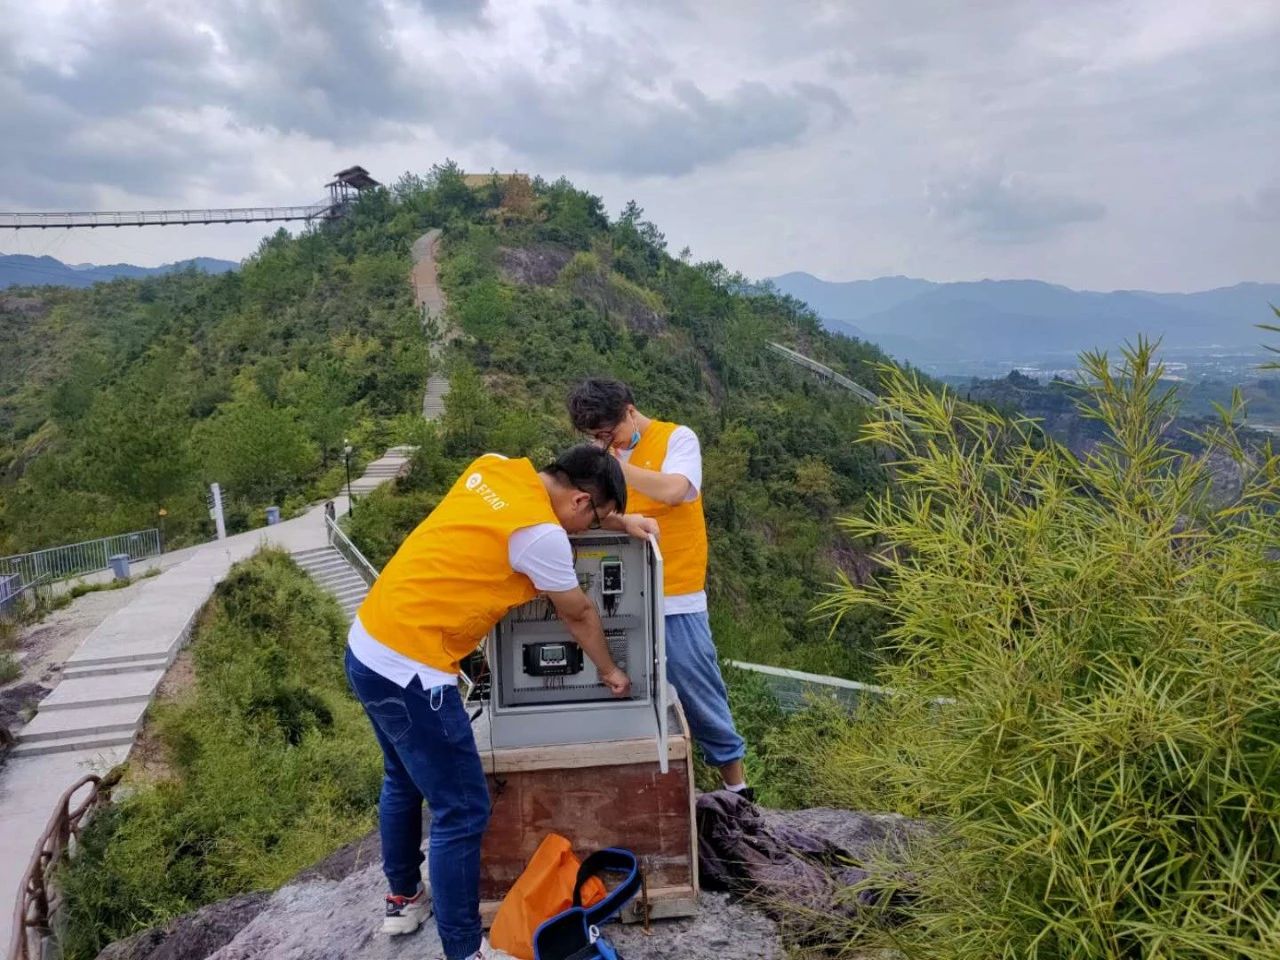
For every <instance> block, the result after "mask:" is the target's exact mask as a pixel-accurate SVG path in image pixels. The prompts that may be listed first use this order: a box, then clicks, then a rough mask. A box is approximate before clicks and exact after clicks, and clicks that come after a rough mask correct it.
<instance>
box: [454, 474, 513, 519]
mask: <svg viewBox="0 0 1280 960" xmlns="http://www.w3.org/2000/svg"><path fill="white" fill-rule="evenodd" d="M463 486H465V487H466V488H467V489H468V490H470V491H471V492H472V493H478V494H479V495H480V496H481V497H482V498H483V499H484V502H485V503H487V504H488V505H489V506H490V507H492V508H493V509H494V510H501V509H503V508H504V507H505V506H506V505H507V501H505V500H503V499H502V498H501V497H500V496H498V494H497V491H495V490H494V489H493V488H492V487H490V486H489V485H488V484H487V483H485V482H484V477H482V476H480V474H478V473H473V474H471V476H469V477H467V480H466V483H465V484H463Z"/></svg>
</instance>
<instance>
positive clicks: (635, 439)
mask: <svg viewBox="0 0 1280 960" xmlns="http://www.w3.org/2000/svg"><path fill="white" fill-rule="evenodd" d="M639 442H640V429H639V428H638V427H637V426H636V421H635V417H632V418H631V439H630V440H629V441H628V442H627V445H626V447H625V448H624V449H627V450H634V449H635V448H636V444H637V443H639Z"/></svg>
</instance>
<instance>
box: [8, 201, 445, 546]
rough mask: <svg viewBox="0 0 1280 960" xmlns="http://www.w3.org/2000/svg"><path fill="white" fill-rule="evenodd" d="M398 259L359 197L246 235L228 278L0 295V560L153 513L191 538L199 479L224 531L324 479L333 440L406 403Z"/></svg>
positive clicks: (328, 479)
mask: <svg viewBox="0 0 1280 960" xmlns="http://www.w3.org/2000/svg"><path fill="white" fill-rule="evenodd" d="M370 206H371V207H374V206H376V205H375V204H373V203H371V204H370ZM406 255H407V246H406V244H405V240H404V237H403V236H400V235H397V234H396V233H395V232H394V231H392V230H390V229H388V228H387V225H386V224H385V223H384V222H383V220H382V218H381V216H380V215H379V214H378V212H377V211H376V210H371V211H370V212H369V214H368V215H367V216H366V214H365V211H364V210H363V209H360V210H357V211H356V212H355V215H354V216H353V217H352V218H350V219H348V220H346V221H344V222H341V223H338V224H333V225H328V226H325V227H324V228H322V229H319V230H317V231H315V232H309V233H306V234H304V235H302V236H301V237H298V238H292V237H290V236H289V235H288V234H287V233H285V232H283V231H281V232H280V233H278V234H276V235H275V236H273V237H269V238H267V239H265V240H263V242H262V244H261V246H260V247H259V249H258V251H257V253H256V254H255V255H254V256H253V257H251V258H250V259H249V260H248V261H247V262H246V263H245V265H244V268H243V269H242V270H240V271H239V272H235V273H228V274H224V275H222V276H216V277H215V276H208V275H206V274H203V273H199V272H196V271H194V270H189V271H186V272H182V273H179V274H174V275H170V276H164V277H157V278H150V279H145V280H126V279H120V280H115V281H113V282H110V283H103V284H98V285H97V286H95V287H93V288H91V289H88V290H66V289H57V288H54V289H50V288H41V289H39V290H36V289H32V290H19V289H14V290H10V291H8V292H6V294H5V295H3V296H0V554H2V553H9V552H12V551H15V550H25V549H32V548H37V547H43V546H50V545H54V544H58V543H64V542H69V541H76V540H82V539H85V538H87V537H96V536H102V535H105V534H111V533H119V532H122V531H125V530H131V529H137V528H140V527H150V526H155V525H156V523H157V518H158V513H159V511H160V510H161V509H164V510H166V511H167V513H168V517H167V521H166V526H167V529H166V533H167V534H168V536H169V540H170V542H171V543H174V542H181V541H190V540H194V539H203V538H205V537H206V536H207V535H208V531H207V526H208V520H207V514H206V512H205V508H204V499H203V497H204V493H203V488H204V484H206V483H207V482H208V481H211V480H218V481H220V482H221V483H222V484H223V486H224V487H225V488H226V490H227V492H228V503H229V508H230V516H229V521H230V524H231V526H232V528H233V529H236V528H243V527H244V526H245V525H247V524H248V523H249V520H250V516H249V511H250V510H251V509H252V510H253V511H254V514H253V516H255V517H260V516H261V510H260V509H259V508H261V507H262V506H265V505H266V504H269V503H275V504H282V505H285V506H286V507H288V506H290V505H294V504H298V503H301V502H302V498H305V497H308V496H310V495H311V494H314V493H316V492H323V491H324V490H326V489H328V490H336V488H337V484H338V477H339V471H338V470H336V469H335V465H336V460H335V455H336V454H337V453H338V451H339V450H340V448H341V446H342V439H343V437H344V435H348V434H349V435H350V436H351V437H352V438H353V439H354V440H355V442H356V443H357V444H358V445H359V447H360V449H361V452H362V453H363V454H364V455H365V456H368V455H370V454H372V453H374V452H375V451H374V448H377V447H380V445H381V444H384V443H385V442H387V440H388V439H390V438H391V437H393V436H399V435H400V434H403V433H404V431H405V429H407V427H404V426H401V427H397V425H396V423H397V421H396V418H397V416H398V415H400V414H402V413H405V412H407V411H413V410H415V409H417V407H418V405H419V404H420V395H421V390H422V384H423V383H424V382H425V355H426V354H425V346H424V344H423V340H422V335H421V329H420V325H419V322H418V316H417V313H416V311H415V310H414V308H413V305H412V301H411V297H410V294H409V290H408V287H407V285H406V282H405V259H406ZM290 498H292V499H290ZM257 522H261V520H260V519H259V520H258V521H257Z"/></svg>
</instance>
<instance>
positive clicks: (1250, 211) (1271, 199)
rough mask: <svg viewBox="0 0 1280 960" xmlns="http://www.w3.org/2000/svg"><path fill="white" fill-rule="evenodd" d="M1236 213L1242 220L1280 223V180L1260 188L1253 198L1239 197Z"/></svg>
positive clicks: (1236, 203)
mask: <svg viewBox="0 0 1280 960" xmlns="http://www.w3.org/2000/svg"><path fill="white" fill-rule="evenodd" d="M1235 211H1236V215H1237V216H1239V217H1240V219H1241V220H1250V221H1255V222H1258V223H1280V180H1277V181H1276V182H1274V183H1271V184H1268V185H1266V186H1263V187H1259V188H1258V191H1257V192H1256V193H1254V194H1253V196H1250V197H1238V198H1237V199H1236V202H1235Z"/></svg>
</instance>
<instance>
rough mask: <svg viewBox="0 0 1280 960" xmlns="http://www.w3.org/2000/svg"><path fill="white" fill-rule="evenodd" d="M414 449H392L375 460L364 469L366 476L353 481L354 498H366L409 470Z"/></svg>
mask: <svg viewBox="0 0 1280 960" xmlns="http://www.w3.org/2000/svg"><path fill="white" fill-rule="evenodd" d="M413 451H414V448H413V447H410V446H401V447H391V448H390V449H389V450H388V451H387V452H386V453H384V454H383V455H382V456H380V457H379V458H378V459H377V460H374V461H373V462H372V463H370V464H369V465H368V466H367V467H365V469H364V475H363V476H362V477H360V479H359V480H352V481H351V493H352V495H353V496H358V497H361V496H364V495H365V494H367V493H369V492H371V491H372V490H373V489H374V488H376V487H380V486H382V484H384V483H387V482H388V481H390V480H394V479H395V478H396V477H398V476H400V474H401V473H402V472H403V471H405V470H407V469H408V467H409V458H410V457H412V456H413Z"/></svg>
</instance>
